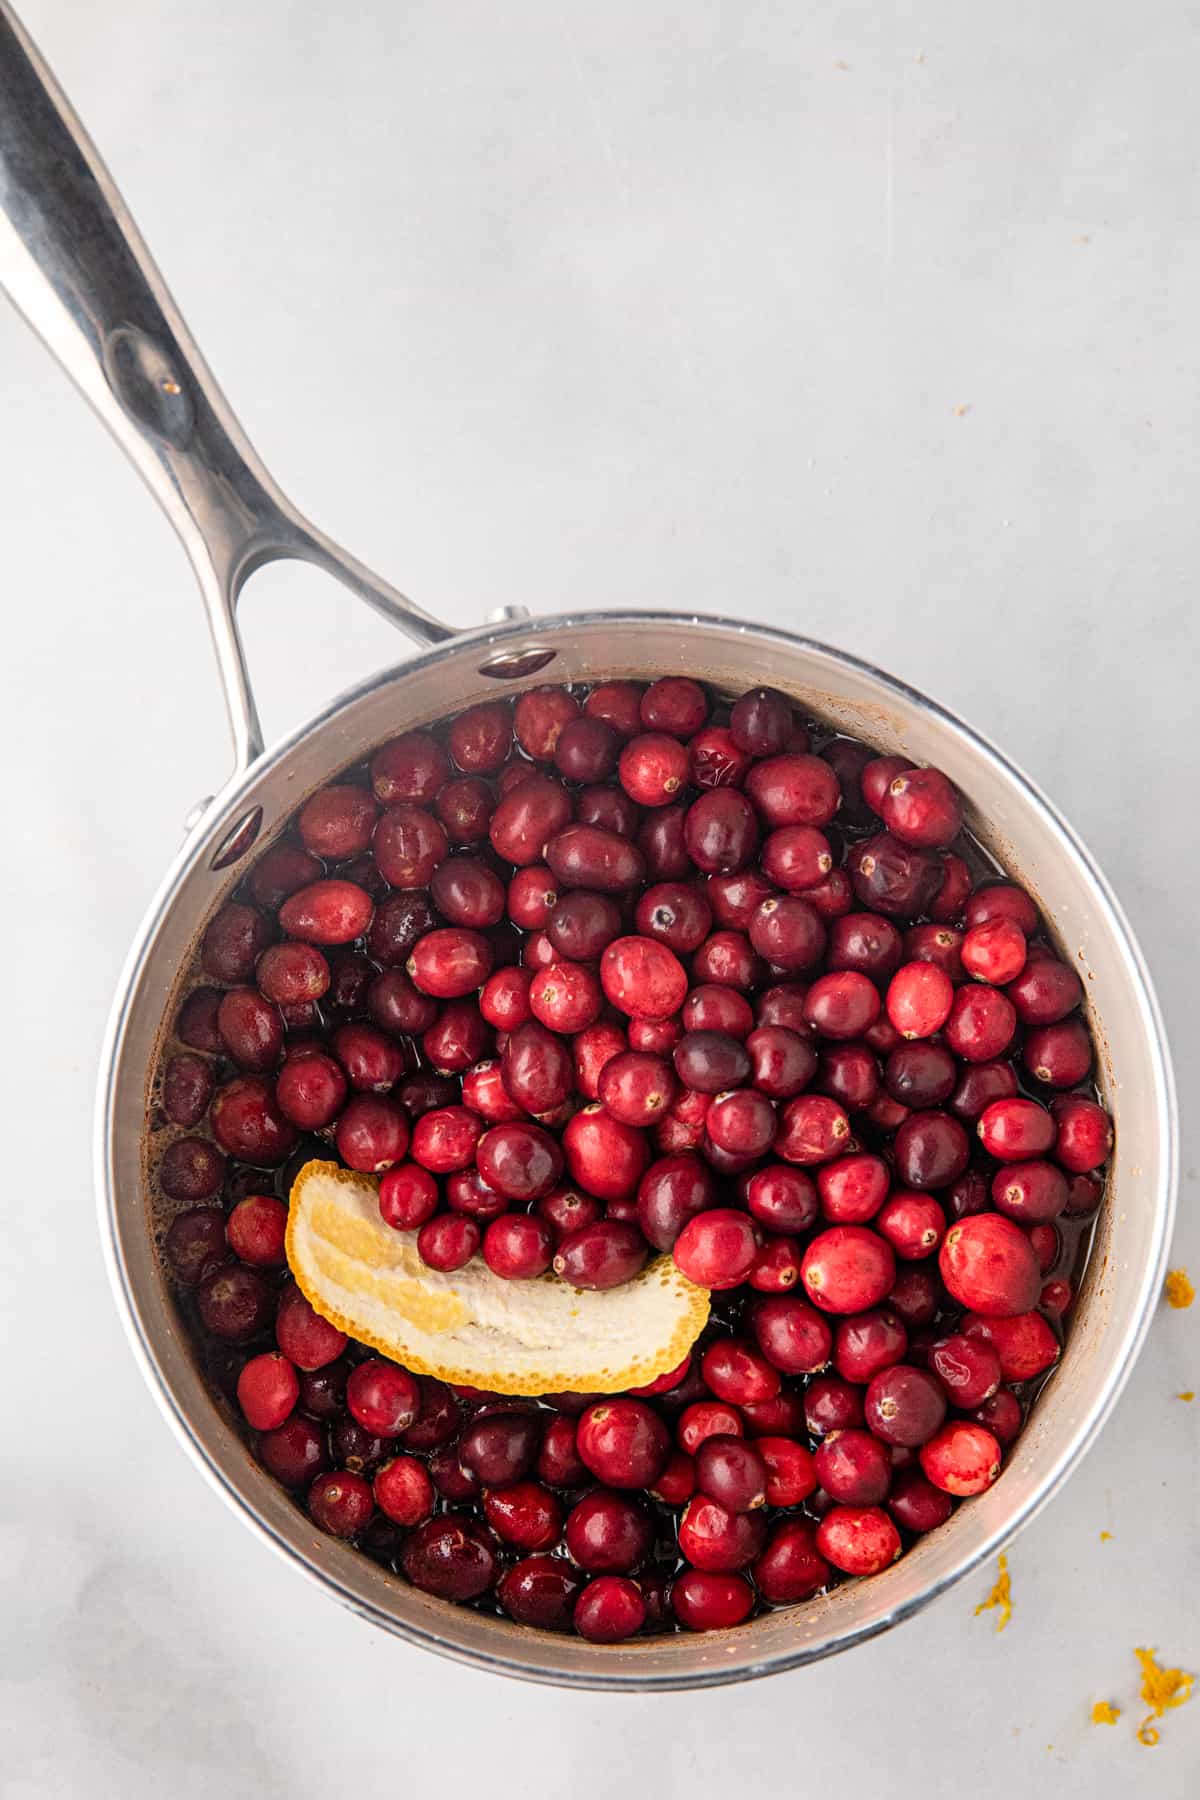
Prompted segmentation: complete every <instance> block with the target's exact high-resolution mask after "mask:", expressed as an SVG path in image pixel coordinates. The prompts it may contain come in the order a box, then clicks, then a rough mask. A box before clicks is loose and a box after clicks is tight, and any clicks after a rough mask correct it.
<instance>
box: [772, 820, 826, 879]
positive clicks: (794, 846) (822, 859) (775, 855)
mask: <svg viewBox="0 0 1200 1800" xmlns="http://www.w3.org/2000/svg"><path fill="white" fill-rule="evenodd" d="M759 861H760V862H761V864H762V871H763V874H764V875H765V876H766V877H767V879H768V881H772V882H774V884H775V886H776V887H781V888H785V889H786V890H787V891H788V893H800V892H802V891H803V890H804V889H806V888H813V887H816V886H817V885H818V884H819V883H820V882H822V881H823V880H824V879H825V877H826V876H827V875H828V874H829V872H830V870H831V869H832V868H833V853H832V851H831V850H830V847H829V839H828V838H827V837H826V836H825V834H824V832H822V831H818V830H817V829H816V827H815V826H813V825H783V826H781V827H780V828H779V830H778V831H773V832H771V834H770V836H769V837H768V838H767V840H766V842H765V843H764V845H763V847H762V853H761V855H760V858H759Z"/></svg>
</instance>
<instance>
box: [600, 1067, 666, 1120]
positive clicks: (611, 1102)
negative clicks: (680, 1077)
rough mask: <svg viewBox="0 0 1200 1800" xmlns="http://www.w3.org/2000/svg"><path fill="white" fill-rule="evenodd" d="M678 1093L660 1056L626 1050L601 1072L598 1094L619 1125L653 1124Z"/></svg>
mask: <svg viewBox="0 0 1200 1800" xmlns="http://www.w3.org/2000/svg"><path fill="white" fill-rule="evenodd" d="M677 1090H678V1083H677V1081H676V1079H675V1075H674V1072H673V1071H672V1068H671V1065H670V1063H668V1062H667V1061H666V1060H665V1059H664V1058H663V1057H661V1056H648V1055H646V1054H645V1052H643V1051H636V1050H627V1051H625V1052H624V1053H622V1054H620V1055H618V1056H614V1057H613V1058H611V1059H610V1061H608V1062H607V1063H606V1064H605V1065H604V1068H603V1070H602V1071H601V1075H600V1080H599V1083H598V1094H599V1098H600V1100H601V1102H602V1103H603V1105H604V1108H605V1110H606V1112H609V1113H611V1115H612V1116H613V1118H614V1119H619V1120H620V1122H621V1123H622V1124H623V1125H638V1126H643V1127H644V1126H647V1125H653V1124H654V1123H655V1121H656V1120H657V1119H659V1118H660V1117H661V1116H662V1114H663V1113H664V1112H665V1111H666V1110H667V1108H668V1106H669V1105H670V1103H671V1101H672V1100H673V1099H674V1097H675V1094H676V1092H677Z"/></svg>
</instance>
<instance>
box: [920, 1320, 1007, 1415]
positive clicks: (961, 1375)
mask: <svg viewBox="0 0 1200 1800" xmlns="http://www.w3.org/2000/svg"><path fill="white" fill-rule="evenodd" d="M929 1366H930V1368H931V1369H932V1370H933V1372H934V1374H935V1375H936V1376H937V1378H938V1380H939V1381H940V1382H941V1384H942V1386H943V1388H944V1389H945V1390H946V1392H947V1394H948V1395H949V1396H950V1399H951V1400H952V1402H953V1403H954V1405H955V1406H957V1407H961V1408H962V1409H963V1410H964V1411H966V1410H968V1409H970V1408H971V1407H975V1406H981V1405H982V1404H983V1402H984V1401H985V1400H988V1399H990V1398H991V1396H992V1395H993V1394H994V1393H995V1392H996V1390H997V1388H998V1387H999V1386H1000V1358H999V1357H998V1356H997V1355H996V1352H995V1350H993V1348H992V1346H991V1345H990V1344H989V1343H987V1342H986V1341H985V1340H984V1339H982V1338H969V1337H964V1336H963V1335H962V1333H961V1332H953V1333H951V1335H950V1336H949V1337H944V1338H939V1339H938V1341H937V1342H936V1343H935V1344H934V1345H933V1347H932V1349H931V1350H930V1352H929Z"/></svg>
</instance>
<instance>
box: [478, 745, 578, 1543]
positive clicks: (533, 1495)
mask: <svg viewBox="0 0 1200 1800" xmlns="http://www.w3.org/2000/svg"><path fill="white" fill-rule="evenodd" d="M560 741H561V740H560ZM483 1512H484V1517H485V1518H486V1519H487V1522H488V1524H489V1525H490V1526H491V1528H492V1530H493V1531H494V1532H495V1534H496V1536H497V1537H498V1538H499V1539H500V1541H501V1543H504V1544H509V1545H511V1546H512V1547H513V1548H514V1549H516V1550H525V1551H529V1550H548V1549H549V1548H550V1547H551V1545H552V1544H556V1543H557V1542H558V1536H559V1531H560V1529H561V1526H562V1512H561V1510H560V1508H559V1504H558V1501H557V1500H556V1499H555V1498H554V1495H553V1494H551V1493H550V1492H549V1490H548V1489H547V1488H544V1487H542V1486H541V1485H540V1483H538V1482H536V1481H516V1482H512V1483H510V1484H509V1485H508V1486H507V1487H502V1488H485V1489H484V1493H483Z"/></svg>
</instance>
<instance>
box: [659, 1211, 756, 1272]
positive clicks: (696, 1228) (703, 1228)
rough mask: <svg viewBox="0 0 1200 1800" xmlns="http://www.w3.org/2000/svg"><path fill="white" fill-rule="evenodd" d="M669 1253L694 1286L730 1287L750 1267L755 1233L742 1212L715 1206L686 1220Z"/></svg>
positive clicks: (754, 1251) (751, 1222)
mask: <svg viewBox="0 0 1200 1800" xmlns="http://www.w3.org/2000/svg"><path fill="white" fill-rule="evenodd" d="M671 1253H672V1255H673V1256H674V1258H675V1263H676V1266H677V1267H678V1268H679V1269H680V1270H682V1272H683V1274H685V1275H686V1276H687V1278H688V1280H689V1281H694V1282H695V1283H696V1285H697V1286H698V1287H706V1288H714V1289H718V1290H723V1289H725V1288H734V1287H738V1286H740V1284H741V1283H742V1282H743V1281H745V1280H746V1278H747V1276H748V1275H749V1273H750V1271H751V1269H752V1268H753V1267H754V1259H755V1256H756V1255H757V1253H758V1233H757V1231H756V1229H755V1226H754V1223H753V1221H752V1220H751V1219H749V1218H748V1217H747V1215H746V1214H745V1213H742V1212H736V1211H735V1210H734V1209H733V1208H732V1207H728V1206H716V1207H712V1208H710V1209H709V1210H708V1211H707V1212H702V1213H699V1214H698V1215H697V1216H696V1217H695V1218H692V1219H689V1220H688V1222H687V1223H686V1224H685V1225H684V1227H683V1229H682V1231H681V1232H680V1233H679V1236H678V1237H677V1238H676V1239H675V1242H674V1245H673V1246H672V1252H671Z"/></svg>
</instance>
